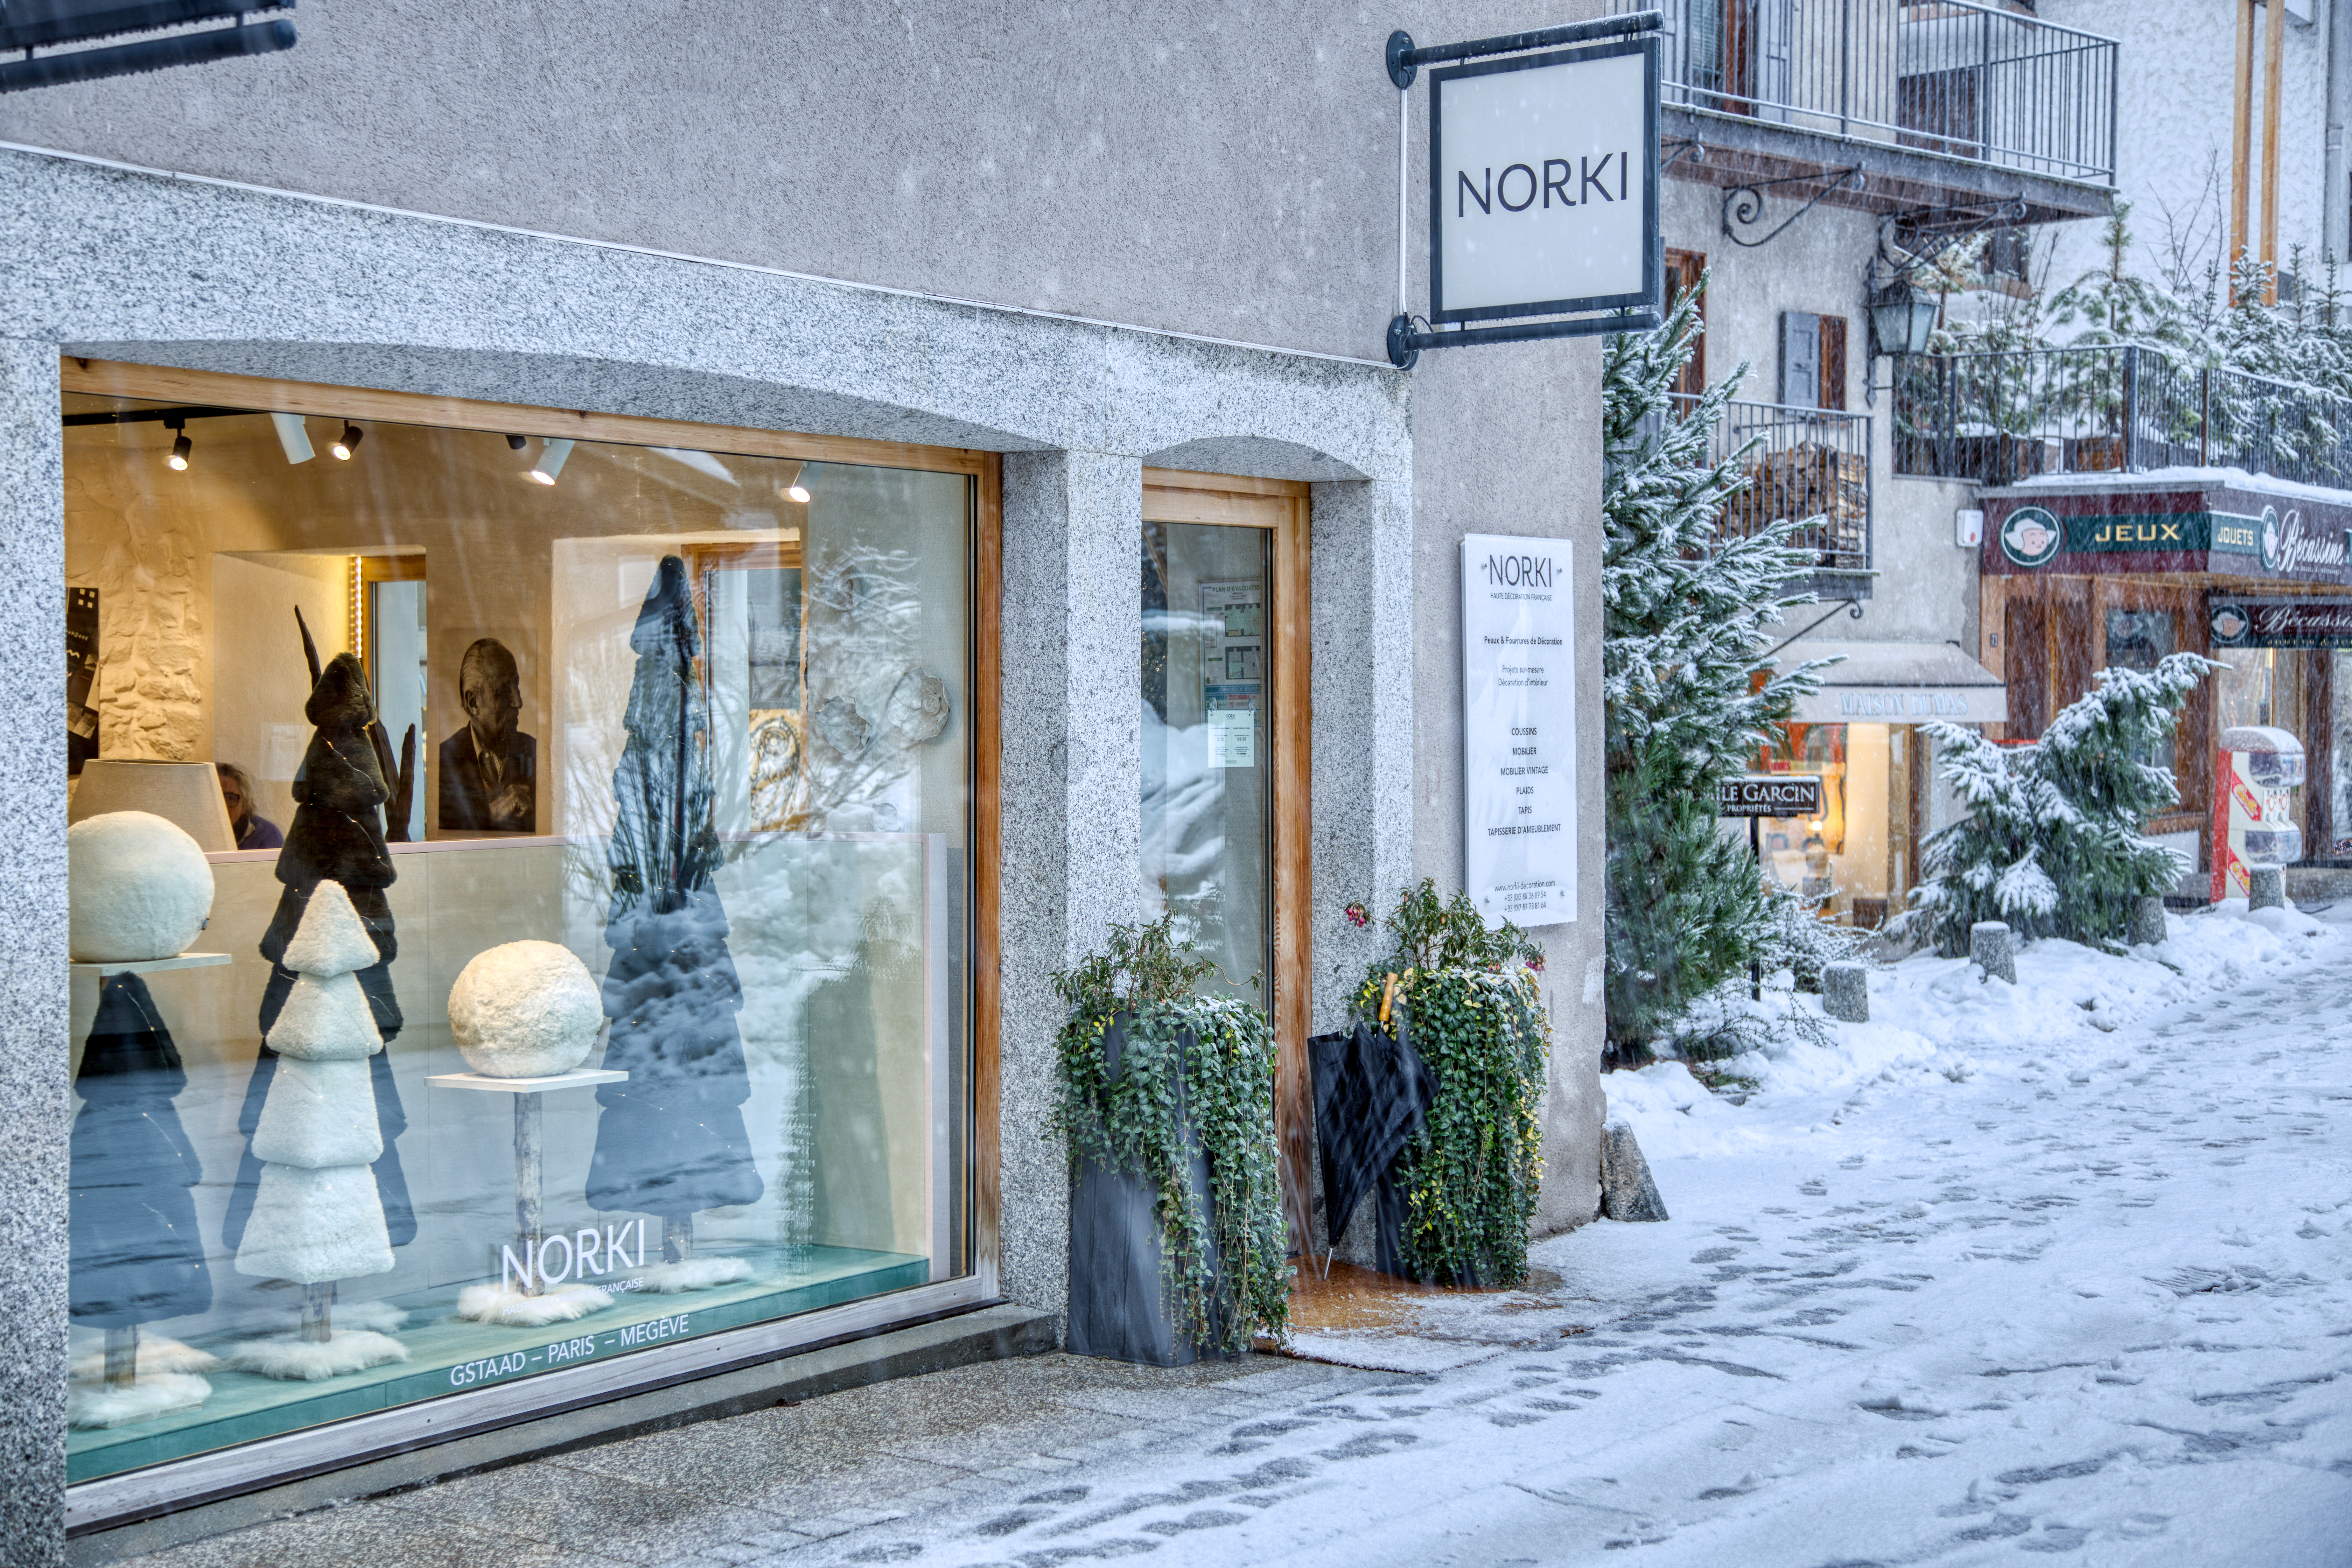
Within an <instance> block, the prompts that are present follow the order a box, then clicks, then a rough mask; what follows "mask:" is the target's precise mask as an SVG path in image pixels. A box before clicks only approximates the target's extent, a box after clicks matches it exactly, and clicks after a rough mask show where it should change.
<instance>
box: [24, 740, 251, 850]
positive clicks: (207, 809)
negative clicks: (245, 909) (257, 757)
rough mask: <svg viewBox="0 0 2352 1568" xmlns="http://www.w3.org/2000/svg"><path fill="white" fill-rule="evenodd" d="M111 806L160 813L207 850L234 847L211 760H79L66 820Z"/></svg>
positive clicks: (101, 812)
mask: <svg viewBox="0 0 2352 1568" xmlns="http://www.w3.org/2000/svg"><path fill="white" fill-rule="evenodd" d="M110 811H144V812H150V813H152V814H153V815H154V816H160V817H162V818H163V820H164V821H166V822H169V823H171V824H172V825H173V826H176V827H177V828H179V830H180V831H181V832H183V833H184V834H186V835H187V836H188V837H191V838H193V839H194V840H195V841H196V844H197V846H198V847H200V848H202V849H203V850H204V851H205V854H207V855H219V854H226V853H227V852H228V851H230V850H232V849H235V848H236V833H235V832H234V831H232V830H231V829H230V827H229V825H228V807H227V805H225V804H224V803H223V802H222V800H221V788H220V774H218V773H215V772H214V771H213V765H212V763H139V762H130V761H127V760H125V759H122V758H119V757H117V758H100V759H98V760H95V761H92V762H87V763H82V765H81V782H80V783H79V784H75V785H74V791H73V800H72V802H71V804H69V805H68V806H67V807H66V821H67V822H68V823H75V822H79V821H81V820H82V819H84V818H85V817H91V816H104V815H105V814H106V813H108V812H110Z"/></svg>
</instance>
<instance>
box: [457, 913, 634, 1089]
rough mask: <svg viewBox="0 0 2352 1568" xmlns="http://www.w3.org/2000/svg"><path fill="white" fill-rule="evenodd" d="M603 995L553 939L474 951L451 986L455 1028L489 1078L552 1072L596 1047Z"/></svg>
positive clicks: (462, 1047) (470, 1062)
mask: <svg viewBox="0 0 2352 1568" xmlns="http://www.w3.org/2000/svg"><path fill="white" fill-rule="evenodd" d="M603 1026H604V999H603V998H602V997H601V996H600V995H598V994H597V991H596V982H595V981H594V980H593V979H591V978H590V977H589V974H588V966H587V965H586V964H584V963H581V962H580V960H579V959H578V958H577V957H575V956H574V955H573V954H572V951H571V949H569V948H565V947H559V946H557V945H556V944H555V943H554V942H508V943H507V944H506V945H505V946H503V947H494V948H491V949H490V950H489V951H488V952H478V953H476V954H475V955H474V960H473V962H472V963H468V964H467V965H466V967H465V968H464V969H462V970H460V971H459V972H458V974H457V984H455V985H453V986H451V987H450V988H449V1032H450V1033H451V1034H452V1035H454V1036H456V1037H457V1049H458V1051H459V1052H460V1053H461V1054H462V1055H463V1056H464V1057H465V1058H466V1065H467V1066H468V1067H470V1068H473V1069H474V1070H475V1071H476V1072H478V1073H480V1074H481V1075H482V1076H483V1077H485V1078H553V1077H555V1076H556V1075H557V1074H559V1073H567V1072H570V1071H571V1070H572V1068H576V1067H578V1066H579V1065H580V1064H581V1063H582V1062H583V1061H585V1060H586V1059H587V1058H588V1053H589V1052H590V1051H591V1050H593V1048H594V1047H595V1045H596V1031H597V1030H598V1029H600V1028H602V1027H603Z"/></svg>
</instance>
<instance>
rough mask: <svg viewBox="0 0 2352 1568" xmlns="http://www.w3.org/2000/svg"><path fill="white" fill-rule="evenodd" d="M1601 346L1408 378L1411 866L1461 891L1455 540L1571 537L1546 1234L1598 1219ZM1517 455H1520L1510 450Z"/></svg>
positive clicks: (1542, 937) (1527, 347)
mask: <svg viewBox="0 0 2352 1568" xmlns="http://www.w3.org/2000/svg"><path fill="white" fill-rule="evenodd" d="M1600 355H1601V349H1600V344H1599V343H1598V342H1597V341H1595V340H1591V339H1583V340H1571V341H1569V342H1549V343H1522V344H1513V345H1510V346H1507V347H1504V348H1496V349H1486V350H1475V351H1446V352H1433V353H1427V354H1424V355H1423V358H1422V363H1421V365H1420V366H1419V367H1418V368H1417V369H1416V370H1415V371H1414V373H1413V374H1414V377H1415V385H1414V397H1415V402H1414V417H1413V471H1414V473H1415V475H1416V476H1417V484H1416V493H1415V502H1414V516H1413V578H1414V581H1415V583H1416V584H1419V591H1418V592H1417V593H1416V595H1414V598H1415V604H1414V606H1413V616H1412V646H1413V660H1412V668H1413V703H1412V712H1413V784H1412V787H1413V802H1414V807H1415V821H1414V825H1413V872H1414V875H1415V876H1416V877H1417V878H1418V877H1433V878H1435V879H1436V880H1437V883H1438V886H1439V887H1440V888H1441V889H1445V890H1447V891H1449V892H1450V891H1451V890H1452V889H1456V888H1459V887H1460V886H1461V885H1462V876H1463V864H1464V854H1465V851H1464V847H1463V837H1462V834H1463V824H1462V812H1463V794H1464V777H1463V731H1462V587H1461V584H1462V565H1461V542H1462V539H1463V536H1464V535H1465V534H1471V533H1503V534H1531V535H1537V536H1540V537H1543V538H1550V539H1566V540H1568V541H1570V545H1571V549H1570V562H1571V563H1572V564H1571V568H1570V570H1571V573H1572V575H1573V579H1574V587H1575V607H1576V647H1575V657H1576V683H1577V690H1578V693H1579V700H1578V704H1577V711H1578V720H1579V722H1578V726H1577V736H1576V769H1577V799H1578V820H1577V919H1576V921H1575V923H1573V924H1566V925H1555V926H1548V927H1544V928H1541V929H1539V930H1538V931H1535V932H1533V933H1532V934H1534V935H1535V937H1536V938H1537V940H1538V941H1539V942H1542V944H1543V947H1544V957H1545V965H1544V994H1545V999H1546V1002H1547V1005H1549V1010H1550V1015H1551V1022H1552V1050H1551V1092H1550V1094H1549V1097H1548V1098H1547V1099H1546V1101H1545V1106H1544V1151H1543V1152H1544V1165H1545V1173H1544V1185H1543V1189H1542V1193H1541V1196H1540V1199H1539V1201H1538V1214H1537V1228H1538V1231H1540V1232H1546V1233H1549V1232H1552V1231H1558V1230H1564V1229H1566V1228H1568V1227H1569V1226H1575V1225H1581V1224H1582V1223H1584V1222H1585V1221H1586V1220H1589V1219H1591V1217H1592V1216H1593V1215H1594V1214H1595V1213H1596V1212H1598V1206H1599V1203H1600V1183H1599V1179H1598V1172H1599V1169H1600V1165H1599V1160H1600V1135H1601V1120H1602V1115H1603V1111H1604V1109H1605V1106H1604V1102H1603V1099H1602V1095H1601V1087H1600V1069H1601V1043H1602V1040H1603V1037H1604V1034H1605V1029H1604V1018H1603V1016H1602V1008H1601V971H1600V964H1601V855H1602V836H1601V771H1602V769H1601V763H1602V757H1601V745H1602V726H1601V703H1600V700H1599V696H1600V693H1599V686H1600V675H1601V404H1600V381H1601V375H1600ZM1518 454H1525V455H1528V457H1526V458H1522V459H1521V460H1517V461H1514V460H1511V458H1512V455H1518Z"/></svg>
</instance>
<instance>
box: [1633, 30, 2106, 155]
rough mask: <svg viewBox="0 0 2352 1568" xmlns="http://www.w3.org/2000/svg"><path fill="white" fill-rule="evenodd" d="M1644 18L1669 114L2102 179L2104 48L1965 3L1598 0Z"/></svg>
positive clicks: (2096, 41) (2085, 37)
mask: <svg viewBox="0 0 2352 1568" xmlns="http://www.w3.org/2000/svg"><path fill="white" fill-rule="evenodd" d="M1652 8H1657V9H1662V10H1664V13H1665V17H1666V34H1667V37H1666V42H1665V69H1664V93H1665V100H1666V101H1667V102H1668V103H1670V104H1675V103H1679V104H1684V105H1687V106H1688V107H1690V108H1694V109H1706V110H1717V111H1718V112H1721V113H1726V114H1738V115H1744V116H1748V117H1749V118H1752V119H1756V120H1759V121H1768V122H1776V123H1779V124H1783V125H1790V126H1795V127H1798V128H1800V129H1802V130H1807V131H1814V132H1829V133H1832V134H1834V135H1839V136H1857V137H1862V138H1865V139H1870V140H1877V141H1885V142H1892V143H1894V144H1895V145H1897V146H1902V147H1916V148H1921V149H1924V150H1926V151H1927V152H1932V153H1948V154H1951V155H1953V156H1956V157H1961V158H1967V159H1971V160H1973V161H1976V162H1979V163H1990V164H1995V165H1998V166H2000V167H2001V168H2007V169H2024V170H2031V171H2032V172H2033V173H2036V174H2052V175H2055V176H2057V177H2059V178H2062V179H2069V180H2100V181H2106V182H2108V183H2113V181H2114V178H2115V170H2116V155H2115V145H2116V42H2115V40H2114V39H2112V38H2103V37H2099V36H2097V35H2096V34H2094V33H2084V32H2079V31H2077V30H2075V29H2074V28H2072V27H2061V26H2054V25H2053V24H2051V23H2049V22H2045V21H2042V20H2039V19H2037V18H2035V17H2033V16H2022V15H2020V14H2019V13H2017V12H2015V11H2011V10H2006V9H2004V8H2002V7H2000V6H1998V5H1979V4H1976V3H1974V0H1610V9H1611V10H1612V12H1619V13H1622V12H1632V11H1642V10H1648V9H1652Z"/></svg>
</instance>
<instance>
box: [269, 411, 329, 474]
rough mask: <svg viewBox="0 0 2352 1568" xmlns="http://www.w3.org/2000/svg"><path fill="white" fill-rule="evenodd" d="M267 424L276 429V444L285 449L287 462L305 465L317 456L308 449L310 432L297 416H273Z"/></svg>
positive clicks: (300, 417)
mask: <svg viewBox="0 0 2352 1568" xmlns="http://www.w3.org/2000/svg"><path fill="white" fill-rule="evenodd" d="M269 422H270V423H271V424H272V425H275V426H277V427H278V446H280V447H283V448H285V452H286V460H287V461H288V462H289V463H307V462H309V461H310V459H311V458H315V457H317V456H318V455H319V454H318V453H316V452H314V451H312V450H311V449H310V431H309V429H307V428H306V427H305V426H303V424H302V416H300V415H299V414H273V415H271V416H269Z"/></svg>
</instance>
